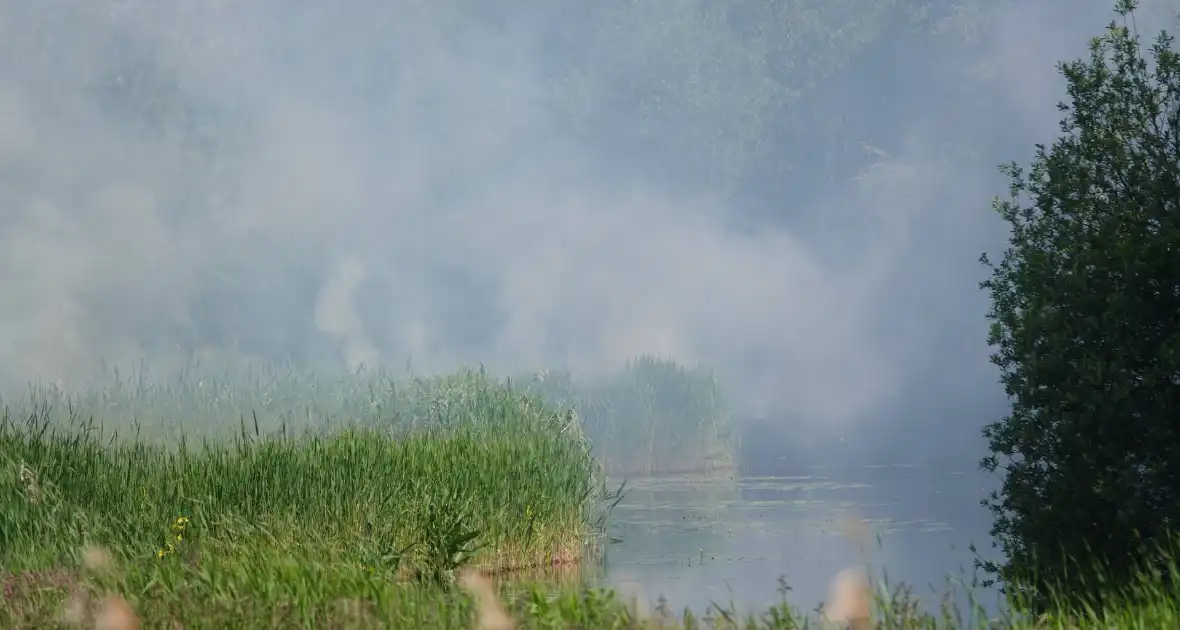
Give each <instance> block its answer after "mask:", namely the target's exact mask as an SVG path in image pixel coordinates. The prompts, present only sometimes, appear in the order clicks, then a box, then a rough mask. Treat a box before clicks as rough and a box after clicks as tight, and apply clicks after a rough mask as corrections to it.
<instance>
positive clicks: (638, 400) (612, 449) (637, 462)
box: [527, 356, 737, 475]
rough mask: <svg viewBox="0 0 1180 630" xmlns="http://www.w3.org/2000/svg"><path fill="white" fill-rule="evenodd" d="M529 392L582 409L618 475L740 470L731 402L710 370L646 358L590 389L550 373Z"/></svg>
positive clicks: (538, 378) (564, 375)
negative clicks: (737, 463) (730, 408)
mask: <svg viewBox="0 0 1180 630" xmlns="http://www.w3.org/2000/svg"><path fill="white" fill-rule="evenodd" d="M527 390H528V391H529V392H533V393H536V394H537V395H539V396H541V397H542V398H543V399H545V400H546V401H547V402H549V403H551V404H554V405H558V406H561V407H572V408H573V409H575V410H576V411H577V412H578V414H579V415H580V416H581V418H582V420H583V423H584V426H585V430H586V434H587V435H588V436H589V437H590V440H591V441H592V442H593V444H594V446H595V454H596V455H597V456H598V457H599V458H600V459H601V460H602V461H603V464H604V466H605V467H606V470H607V472H608V473H610V474H612V475H634V474H642V475H646V474H652V473H686V472H692V473H709V472H713V471H719V470H729V469H732V468H733V467H734V465H735V463H736V453H737V444H736V436H735V434H734V432H733V431H732V426H731V422H732V418H731V415H730V410H729V406H728V402H727V400H726V397H725V394H724V392H723V390H722V388H721V385H720V384H719V383H718V381H717V378H716V377H715V376H714V375H713V373H712V371H711V370H708V369H706V368H704V367H693V368H688V367H684V366H682V365H679V364H677V363H676V362H675V361H673V360H671V359H664V358H658V357H653V356H642V357H639V358H637V359H635V360H633V361H630V362H628V364H627V365H626V366H625V367H624V368H623V369H622V370H621V371H619V372H618V373H616V374H614V375H611V376H609V377H606V378H602V379H598V380H592V381H588V382H582V381H578V380H575V379H574V378H572V377H571V375H570V374H569V373H562V372H543V373H541V374H538V375H536V377H534V378H532V380H531V381H528V386H527Z"/></svg>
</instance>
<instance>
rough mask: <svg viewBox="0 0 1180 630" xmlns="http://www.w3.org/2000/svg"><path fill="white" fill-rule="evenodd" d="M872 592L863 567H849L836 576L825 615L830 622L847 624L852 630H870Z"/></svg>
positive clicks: (825, 607)
mask: <svg viewBox="0 0 1180 630" xmlns="http://www.w3.org/2000/svg"><path fill="white" fill-rule="evenodd" d="M871 606H872V591H871V590H870V587H869V577H868V574H867V573H866V572H865V570H864V568H863V567H849V568H847V569H844V570H843V571H841V572H839V573H837V574H836V578H835V579H834V580H833V581H832V589H831V592H830V594H829V596H828V603H827V605H826V606H824V615H825V616H826V617H827V618H828V621H831V622H834V623H839V624H847V625H848V626H849V627H850V628H852V630H862V629H863V630H868V628H869V627H870V625H869V609H870V608H871Z"/></svg>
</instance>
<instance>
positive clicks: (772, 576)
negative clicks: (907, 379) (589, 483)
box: [604, 466, 996, 615]
mask: <svg viewBox="0 0 1180 630" xmlns="http://www.w3.org/2000/svg"><path fill="white" fill-rule="evenodd" d="M995 485H996V482H995V481H994V477H992V476H990V475H987V474H985V473H983V472H981V471H978V470H972V469H964V470H959V471H956V470H940V469H933V468H929V467H917V466H866V467H855V468H853V467H848V468H819V467H816V468H808V469H800V470H798V471H793V473H792V474H789V475H787V474H784V475H782V476H774V477H725V478H716V479H707V478H703V477H699V476H698V477H689V476H674V477H657V478H646V479H630V480H628V482H627V487H628V489H629V492H628V494H627V496H626V498H625V499H624V500H623V502H622V503H620V504H619V505H618V506H617V507H616V508H615V511H614V513H613V518H612V522H613V525H612V527H611V533H612V535H613V536H614V537H616V538H618V539H621V542H617V543H615V544H613V545H610V546H609V548H608V550H607V559H606V567H605V578H604V579H605V581H606V582H607V583H608V584H609V585H611V586H615V587H618V588H620V590H623V591H625V592H629V593H632V594H638V595H640V596H642V597H643V598H644V599H646V600H647V601H648V602H649V603H650V604H652V605H654V602H655V600H656V599H657V598H658V597H659V596H661V595H662V596H663V597H664V598H665V599H666V600H667V603H668V605H669V607H670V608H671V609H672V610H674V611H680V610H682V609H683V608H685V607H690V608H692V609H693V610H694V611H696V612H698V613H700V612H704V611H705V608H706V607H707V606H708V605H709V604H710V602H717V603H720V604H726V605H727V604H728V603H730V602H732V603H733V604H735V605H736V606H737V607H738V609H739V610H742V611H747V612H753V611H756V610H758V609H763V608H765V607H766V606H768V605H770V604H773V603H776V602H778V601H780V600H781V596H780V593H779V592H778V589H779V578H780V576H782V577H785V580H786V582H787V584H788V585H789V586H790V587H791V591H790V592H789V593H788V595H787V599H788V601H790V602H791V603H792V604H794V605H796V606H799V607H801V608H803V609H806V610H812V609H814V608H815V606H816V605H817V604H819V603H820V602H821V601H823V599H824V598H825V597H826V594H827V589H828V586H829V584H830V582H831V580H832V578H833V577H834V576H835V575H836V573H837V572H839V571H840V570H841V569H844V568H846V567H850V566H853V565H856V564H857V563H864V564H867V565H868V567H869V569H870V571H871V572H872V574H873V575H874V576H876V577H878V578H879V577H881V576H882V575H884V576H885V577H887V579H888V582H889V583H890V584H896V583H897V582H904V583H906V584H908V585H910V586H911V587H912V589H913V594H914V596H915V597H917V598H918V599H920V600H921V601H922V602H923V604H925V606H926V607H927V609H928V610H930V611H932V612H933V611H935V610H937V606H938V605H939V602H940V597H941V596H942V595H943V594H944V593H947V592H948V591H949V590H950V589H951V588H952V587H953V588H955V589H956V590H957V591H958V592H959V597H958V600H959V602H960V608H961V610H963V611H964V613H963V614H964V615H965V614H967V613H966V611H967V608H968V603H967V598H966V597H964V596H963V595H962V593H963V592H964V589H965V590H966V591H970V593H971V595H972V596H973V597H975V598H976V599H977V600H978V601H979V604H980V605H982V606H984V607H985V608H986V609H988V610H989V611H994V610H995V604H996V596H995V594H994V593H993V592H992V591H990V590H988V589H983V588H982V587H972V586H971V581H972V576H973V575H974V574H975V571H974V569H973V568H972V561H973V559H974V558H975V555H974V554H973V553H972V552H971V551H970V550H969V549H968V545H970V544H971V543H972V542H974V543H975V544H976V546H977V547H978V548H979V551H980V552H981V553H982V554H986V555H987V557H992V555H991V554H992V553H993V552H992V550H991V543H990V541H991V539H990V537H989V536H988V533H987V532H988V528H989V527H990V524H991V519H990V517H989V514H988V512H987V510H986V509H985V508H983V507H982V506H981V505H980V504H979V501H980V499H982V498H983V497H984V496H985V495H986V492H987V491H989V490H990V489H992V488H993V487H994V486H995ZM857 517H859V519H861V522H863V523H864V526H863V528H862V530H861V532H862V533H860V534H854V533H853V532H854V531H855V530H851V531H850V524H851V523H854V522H856V520H855V519H856V518H857ZM857 538H859V539H860V540H862V541H864V553H862V552H861V550H860V547H859V545H858V542H857ZM981 577H982V575H981ZM951 579H955V580H957V582H949V581H948V580H951Z"/></svg>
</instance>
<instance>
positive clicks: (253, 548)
mask: <svg viewBox="0 0 1180 630" xmlns="http://www.w3.org/2000/svg"><path fill="white" fill-rule="evenodd" d="M196 387H197V388H198V390H200V389H204V386H203V385H201V384H198V385H197V386H196ZM209 389H210V395H209V397H207V398H205V397H202V396H201V395H198V394H195V393H194V392H193V391H183V390H178V389H168V387H167V386H159V387H155V388H153V387H146V386H145V387H144V388H143V389H142V391H140V392H139V394H140V395H138V396H135V397H129V396H127V395H126V394H125V393H124V392H120V391H114V390H112V391H110V392H106V393H105V394H104V393H102V392H91V393H88V394H85V395H82V396H79V397H73V398H65V399H57V398H53V397H52V396H41V395H40V394H44V393H45V392H38V395H37V396H34V397H33V398H31V399H30V400H29V402H28V403H27V404H25V405H23V406H21V407H18V408H16V409H13V408H9V410H8V411H7V412H6V414H5V416H4V417H3V418H2V424H0V476H2V477H3V479H4V483H3V485H0V492H2V493H3V494H2V495H0V566H3V567H4V568H5V569H8V570H10V571H25V570H46V569H52V568H53V567H55V566H60V565H62V564H63V563H66V562H67V560H68V559H69V558H70V557H71V554H74V553H75V552H76V550H77V549H79V548H80V547H81V546H82V545H85V544H89V543H94V544H99V545H102V546H106V547H110V548H112V549H115V550H117V552H118V553H120V554H123V555H125V556H127V557H128V558H130V559H145V560H147V559H152V558H156V560H157V565H156V566H157V568H161V567H165V568H166V567H167V566H169V563H180V564H182V565H183V564H185V563H191V562H195V561H196V560H195V559H196V558H199V559H200V561H201V565H202V567H203V569H202V570H215V569H212V568H211V567H216V566H218V565H219V563H222V562H224V563H227V564H226V566H233V567H237V568H234V569H232V571H231V573H232V574H233V575H240V576H241V579H243V580H246V581H245V582H243V583H242V584H238V585H237V586H235V587H234V588H243V589H245V590H246V591H250V590H252V589H254V588H263V586H262V585H253V584H250V580H252V579H253V578H251V577H249V575H250V572H249V571H248V570H245V569H242V568H241V567H242V566H245V565H242V564H241V563H247V565H248V564H249V563H262V564H263V565H265V564H267V563H275V565H276V566H279V565H284V564H285V563H287V564H290V563H294V564H295V565H301V564H303V563H304V562H310V563H311V565H309V566H315V565H317V563H320V564H323V563H326V564H329V565H332V566H347V567H353V568H355V570H356V571H364V572H369V573H377V574H381V575H385V576H387V577H388V576H396V577H397V578H398V579H410V580H416V581H423V580H426V581H435V582H437V581H443V580H446V579H449V577H448V576H449V573H450V570H451V569H453V568H455V567H458V566H463V565H474V566H479V567H484V568H488V569H510V568H518V567H523V566H530V565H536V564H544V563H554V562H572V561H576V560H578V559H579V558H580V557H581V556H582V554H583V553H584V551H585V550H586V548H587V544H591V543H592V541H593V540H594V534H595V532H596V531H597V526H598V525H599V524H600V520H601V518H602V516H603V514H602V512H603V510H602V505H603V503H602V502H603V500H604V496H605V494H606V491H605V486H604V485H603V478H602V476H601V475H600V474H599V470H600V469H599V466H598V465H597V464H596V462H595V461H594V460H593V458H592V457H591V455H590V453H589V450H590V449H589V444H588V443H587V441H586V439H585V438H584V437H583V435H582V434H581V432H580V429H579V426H578V425H577V423H576V422H571V418H570V415H569V414H568V413H563V412H560V411H557V410H554V409H552V408H550V407H548V406H546V405H544V404H543V403H542V402H541V401H539V400H538V399H536V398H534V397H531V396H528V395H526V394H523V393H520V392H514V391H511V390H509V389H508V388H506V387H504V386H502V385H501V384H499V383H497V382H495V381H493V380H491V379H489V378H487V377H486V376H484V375H482V374H479V373H475V372H464V373H460V374H456V375H452V376H448V377H442V378H438V379H432V380H421V381H414V382H411V383H410V384H408V385H406V386H404V387H403V388H402V389H400V390H398V391H396V392H392V393H389V395H388V400H389V401H390V403H391V404H390V406H389V407H388V408H386V409H385V410H383V412H382V414H381V415H380V416H375V417H379V418H380V419H381V422H380V423H378V422H345V421H343V420H338V421H336V422H335V423H334V424H331V425H324V426H327V427H328V428H321V429H320V430H317V431H311V430H307V429H295V428H292V427H289V426H286V427H284V426H283V425H282V423H281V422H280V423H279V424H280V427H279V429H278V430H277V431H271V432H270V433H266V432H264V431H263V430H262V427H261V426H258V425H256V424H255V419H254V416H253V415H251V416H249V417H246V416H239V415H237V414H235V415H234V416H231V418H230V419H229V420H228V421H226V422H223V424H225V425H226V426H232V425H234V424H236V425H237V428H238V431H237V433H236V434H234V435H233V437H226V438H214V437H205V438H198V439H195V440H194V439H189V438H180V439H178V440H177V442H175V443H174V444H165V443H162V442H160V440H159V439H158V438H159V437H160V435H159V434H158V433H157V434H156V438H157V439H156V440H138V439H134V433H132V434H130V436H129V435H128V434H127V433H125V434H124V435H123V436H122V437H119V436H116V435H115V434H114V432H113V431H112V430H111V429H110V428H105V427H104V426H102V425H99V424H98V423H99V422H100V418H99V416H98V412H99V411H102V410H104V407H103V404H107V405H108V406H107V407H106V408H105V409H107V410H113V411H108V413H115V414H119V416H118V417H124V418H125V417H127V416H124V415H122V414H125V413H127V412H128V409H127V408H128V407H132V406H138V407H139V409H138V411H139V413H141V414H143V413H149V412H151V413H162V412H163V411H164V410H165V408H166V407H167V406H169V405H165V404H164V403H170V404H175V403H176V402H178V401H181V400H184V401H186V402H188V403H189V404H192V405H193V406H195V407H198V408H200V407H202V406H203V407H204V409H205V410H204V413H215V412H216V407H217V406H218V405H219V404H220V403H221V400H220V399H219V398H218V397H217V394H218V393H219V392H218V390H217V389H216V386H215V384H213V385H210V387H209ZM309 400H312V399H309ZM175 408H176V409H177V411H176V413H178V414H181V415H183V414H184V413H186V408H185V407H183V406H176V407H175ZM188 409H191V408H188ZM187 413H192V412H191V410H190V411H187ZM92 414H93V419H92ZM133 417H134V416H133ZM211 417H215V416H211ZM293 419H294V418H293V417H292V416H291V415H290V412H288V415H286V420H287V421H291V420H293ZM202 422H203V426H205V427H206V428H209V427H211V426H214V425H215V424H216V423H213V422H212V421H211V420H204V421H202ZM272 422H273V420H272ZM144 426H145V427H146V426H147V425H146V423H145V425H144ZM189 426H190V427H191V426H193V425H192V424H189ZM219 428H220V430H221V431H222V432H224V431H225V430H226V427H219ZM124 430H126V427H124ZM177 519H185V521H184V523H186V525H185V531H184V532H183V534H182V538H183V540H181V541H175V540H174V535H175V532H172V531H171V530H170V527H174V526H176V522H177ZM169 544H172V545H173V547H176V549H175V550H173V549H172V548H170V547H169V546H168V545H169ZM161 550H163V554H162V555H163V557H157V555H158V554H160V552H161ZM313 560H314V562H313ZM260 566H262V565H260ZM160 570H165V569H160ZM227 570H229V569H227ZM348 570H352V569H348ZM165 573H167V571H165ZM358 575H359V574H358ZM233 579H237V578H233ZM161 580H163V582H162V583H168V582H169V580H172V581H174V580H173V579H172V578H168V579H165V578H163V577H162V578H161ZM231 582H232V580H231Z"/></svg>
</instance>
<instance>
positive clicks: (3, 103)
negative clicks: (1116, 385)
mask: <svg viewBox="0 0 1180 630" xmlns="http://www.w3.org/2000/svg"><path fill="white" fill-rule="evenodd" d="M919 4H923V3H907V2H902V1H900V0H899V1H897V2H887V3H867V2H854V1H850V2H844V3H833V2H827V1H824V2H820V1H818V0H817V1H816V2H805V3H802V4H801V5H800V4H799V3H793V4H791V5H790V6H786V4H783V3H772V2H758V1H751V0H743V1H735V2H731V3H715V2H705V1H703V0H702V1H693V0H689V1H686V2H673V1H671V0H653V1H652V2H642V3H628V2H595V3H591V2H586V3H531V2H524V3H508V2H465V1H463V0H445V1H441V2H421V1H416V0H399V1H398V2H377V1H375V0H352V1H349V2H341V3H334V4H333V3H315V2H308V1H301V0H281V1H280V0H257V1H253V2H229V1H219V0H183V1H178V2H168V3H159V2H146V1H143V0H90V1H87V2H81V1H76V0H45V1H41V2H0V295H2V296H3V299H0V347H3V348H6V349H7V351H6V352H4V353H3V354H0V382H3V383H4V384H6V385H8V386H13V385H20V384H23V383H25V382H28V381H32V380H37V379H51V380H57V379H61V380H64V381H66V382H69V383H77V384H83V383H85V382H86V381H87V380H88V379H90V378H92V377H93V376H94V375H95V374H96V373H98V371H99V369H100V367H101V365H102V363H103V362H104V361H105V362H106V363H108V364H110V363H116V364H126V363H131V362H136V361H139V360H140V359H142V358H145V357H146V358H148V359H150V361H151V362H152V364H153V365H155V366H161V367H164V368H166V367H167V366H169V365H173V364H176V363H177V362H179V361H182V360H184V359H186V358H190V357H192V356H196V355H200V354H202V353H209V352H226V353H233V354H235V355H240V356H246V357H254V358H259V359H290V360H294V361H297V362H300V363H303V364H306V365H310V366H313V367H316V368H317V369H324V370H329V369H356V368H357V367H358V366H361V365H370V366H378V365H388V366H394V367H401V366H403V365H405V364H411V365H412V366H413V368H414V369H415V370H420V371H421V370H442V369H447V368H451V367H454V366H457V365H460V364H473V363H476V362H483V363H485V364H487V365H488V366H490V367H492V368H494V369H495V370H497V371H504V372H511V371H517V370H521V371H533V370H536V369H540V368H552V367H568V368H569V369H571V370H573V371H574V372H575V373H576V374H583V375H593V374H597V373H603V372H606V371H609V370H612V369H615V368H617V367H619V366H620V365H622V363H623V362H624V361H625V360H626V359H628V358H630V357H633V356H636V355H639V354H642V353H655V354H661V355H671V356H673V357H675V358H676V359H678V360H680V361H683V362H695V361H700V362H705V363H708V364H710V365H713V366H715V367H716V368H717V369H718V371H719V373H720V374H721V375H722V376H723V377H725V379H726V381H727V383H728V384H729V385H730V388H731V389H732V390H733V391H734V393H735V397H736V399H737V401H738V402H739V404H740V406H741V407H742V408H743V410H744V412H746V413H751V414H753V413H758V414H762V415H765V416H767V417H773V418H775V421H774V423H775V425H776V426H779V427H793V428H795V429H800V430H802V431H803V432H805V433H806V434H807V435H809V436H826V437H832V436H845V435H849V436H851V435H853V434H856V435H861V434H863V435H875V436H881V435H892V434H895V433H898V432H899V431H900V432H902V433H905V434H906V435H907V436H908V437H907V439H906V443H914V442H916V443H919V444H922V445H925V446H922V447H917V448H926V449H927V450H937V449H939V448H942V447H939V446H937V445H939V444H942V443H944V442H945V441H946V440H948V439H949V440H959V441H960V442H963V443H968V442H971V441H972V440H976V439H977V437H978V431H979V427H980V426H981V424H982V423H983V422H984V421H989V420H993V419H995V418H996V417H998V415H999V414H1001V413H1002V409H1003V398H1002V392H1000V390H999V387H998V385H997V384H996V376H997V375H996V374H995V372H994V369H993V368H992V367H991V366H989V365H988V362H987V353H988V349H987V347H986V345H985V336H986V323H985V321H984V312H985V310H986V307H987V304H986V296H984V295H983V294H982V293H981V292H980V291H979V289H978V286H977V284H978V281H979V280H981V279H983V277H984V275H985V270H984V269H983V268H982V267H980V266H979V265H978V263H977V258H978V256H979V254H980V253H981V252H983V251H985V250H989V251H992V252H995V251H997V250H999V249H1000V248H1002V247H1003V244H1004V226H1003V225H1002V224H1001V223H1000V222H999V219H998V217H996V216H995V215H994V213H993V212H991V211H990V209H989V206H988V204H989V201H990V198H991V196H993V195H995V194H1001V193H1003V192H1004V190H1005V188H1004V182H1003V181H1002V179H1000V177H999V175H998V174H997V172H996V169H995V165H996V164H997V163H999V162H1003V161H1008V160H1011V159H1017V160H1027V158H1028V157H1029V156H1030V155H1031V151H1032V145H1033V143H1034V142H1042V141H1051V140H1052V138H1053V137H1054V134H1055V126H1054V125H1055V122H1056V119H1057V118H1058V113H1057V112H1056V110H1055V108H1054V104H1055V103H1056V102H1057V101H1058V100H1061V99H1062V98H1063V97H1064V92H1063V91H1062V89H1061V88H1062V82H1061V80H1060V78H1059V77H1058V75H1057V74H1056V71H1055V69H1054V64H1055V63H1056V62H1057V61H1059V60H1061V59H1069V58H1074V57H1078V56H1082V55H1085V54H1086V50H1085V45H1086V42H1087V38H1088V37H1090V36H1092V35H1096V34H1098V33H1100V32H1101V29H1102V28H1103V27H1104V26H1105V24H1106V23H1107V22H1109V21H1110V20H1111V19H1112V18H1113V17H1114V14H1113V13H1112V12H1111V6H1112V5H1111V3H1110V2H1106V1H1103V0H1068V1H1067V0H1053V1H1050V2H1041V3H1035V4H1029V3H1023V2H1006V1H1001V2H983V1H982V0H979V1H974V2H970V1H965V2H959V3H936V4H937V6H934V7H925V8H923V7H919V6H918V5H919ZM1168 5H1169V3H1168V2H1166V1H1165V0H1158V1H1155V2H1145V3H1144V7H1143V9H1142V10H1141V11H1140V13H1139V14H1138V16H1137V26H1138V28H1139V29H1140V31H1141V32H1142V33H1143V34H1144V35H1145V36H1147V37H1150V36H1152V35H1154V33H1155V32H1156V31H1158V30H1159V28H1162V27H1168V28H1170V29H1172V30H1175V24H1176V15H1175V14H1176V11H1175V8H1174V6H1168ZM876 440H878V441H879V437H878V438H876ZM872 441H874V440H869V442H872ZM866 443H868V442H866ZM907 448H908V447H907Z"/></svg>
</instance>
